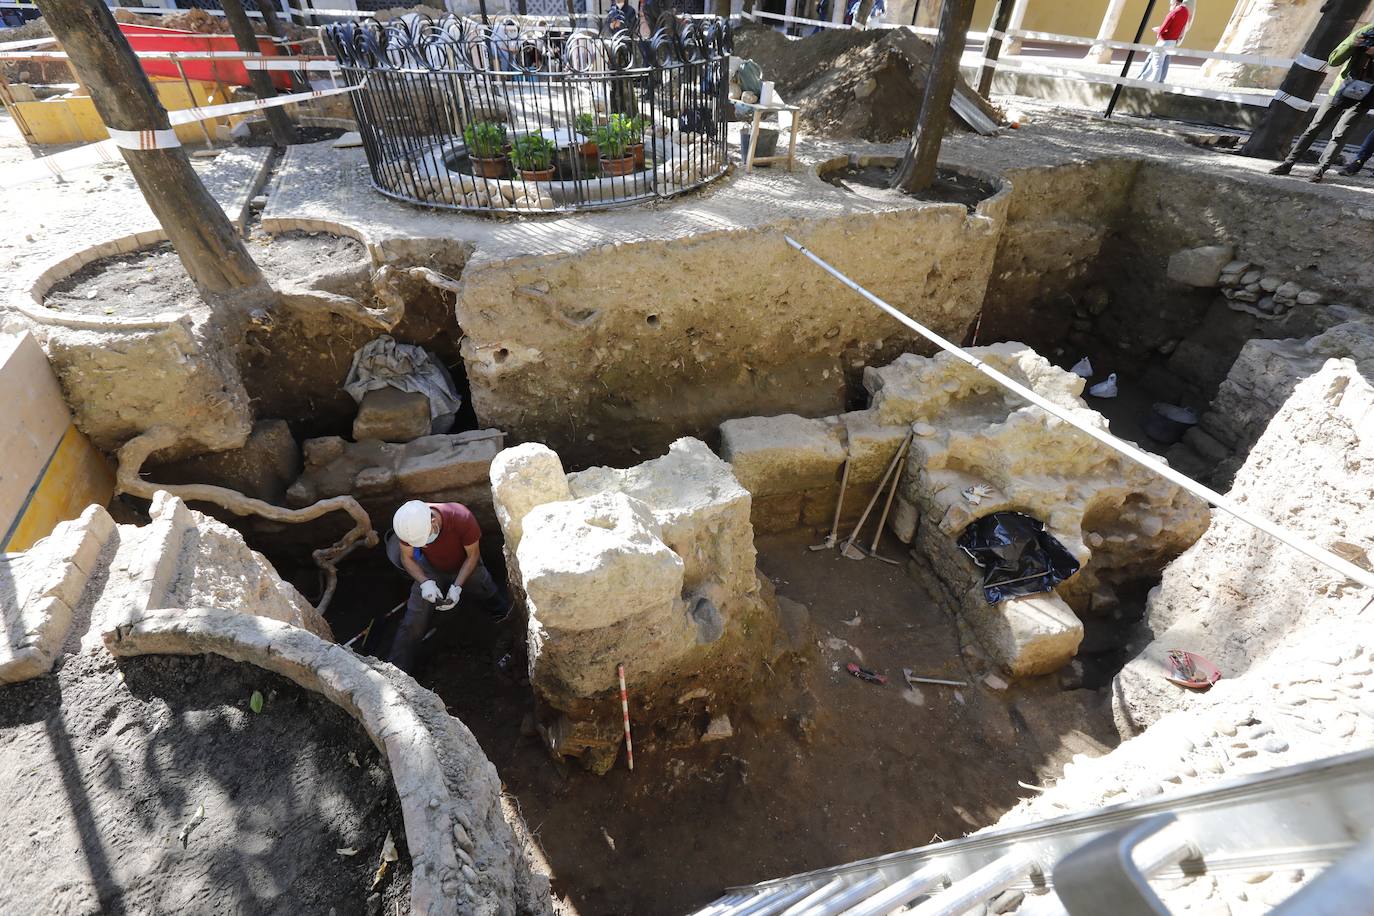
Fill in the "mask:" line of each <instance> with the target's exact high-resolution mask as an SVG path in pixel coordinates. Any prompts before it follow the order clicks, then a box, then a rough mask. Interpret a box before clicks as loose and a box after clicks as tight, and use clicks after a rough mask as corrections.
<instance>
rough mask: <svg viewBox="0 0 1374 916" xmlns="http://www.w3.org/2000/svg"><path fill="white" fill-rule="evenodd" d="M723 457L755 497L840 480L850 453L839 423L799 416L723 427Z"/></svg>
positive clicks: (756, 419)
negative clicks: (838, 427)
mask: <svg viewBox="0 0 1374 916" xmlns="http://www.w3.org/2000/svg"><path fill="white" fill-rule="evenodd" d="M720 447H721V457H723V458H724V459H725V460H726V461H728V462H730V465H731V467H733V468H734V474H735V477H736V478H737V479H738V480H739V482H740V483H741V484H743V486H744V488H745V489H746V490H748V491H749V492H750V493H751V494H753V495H754V496H756V497H758V496H776V495H778V494H780V493H795V492H798V491H801V490H811V489H815V488H817V487H824V486H830V485H831V484H834V483H837V482H838V481H839V479H840V478H839V473H840V465H841V464H843V463H844V459H845V450H844V446H843V445H842V444H841V443H840V433H839V430H838V429H837V428H836V427H835V425H834V424H831V423H827V422H825V421H824V420H809V419H806V418H804V417H799V416H797V415H795V414H783V415H782V416H778V417H747V418H745V419H740V420H726V421H725V422H724V423H722V424H721V425H720Z"/></svg>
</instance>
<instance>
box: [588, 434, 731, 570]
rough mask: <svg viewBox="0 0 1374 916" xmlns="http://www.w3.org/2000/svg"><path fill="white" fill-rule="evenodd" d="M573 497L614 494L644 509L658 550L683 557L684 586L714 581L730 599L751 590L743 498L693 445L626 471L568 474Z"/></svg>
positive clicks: (702, 447) (724, 470)
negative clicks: (657, 536)
mask: <svg viewBox="0 0 1374 916" xmlns="http://www.w3.org/2000/svg"><path fill="white" fill-rule="evenodd" d="M568 486H569V488H570V489H571V490H572V495H573V497H574V498H582V497H585V496H590V495H593V494H595V493H604V492H619V493H624V494H626V495H627V496H631V497H633V498H635V499H637V500H639V501H640V502H642V503H643V504H644V505H645V506H647V507H648V508H649V511H650V513H651V514H652V515H653V519H654V521H655V522H656V523H657V524H658V525H659V527H660V529H661V530H662V538H663V541H664V543H666V544H667V545H668V547H669V548H670V549H671V550H672V551H673V552H674V553H676V554H677V555H678V556H679V557H681V558H682V561H683V564H684V572H683V587H684V588H685V589H686V590H688V591H695V590H696V589H698V588H700V587H701V586H702V585H703V584H705V583H706V582H708V581H714V582H716V583H718V584H720V585H721V586H722V587H723V588H725V589H726V590H727V591H729V592H731V593H742V592H748V591H752V590H753V582H754V565H755V552H754V530H753V526H752V525H751V524H750V508H751V500H750V495H749V491H748V490H746V489H745V488H744V487H742V486H740V483H739V481H738V480H736V479H735V475H734V474H733V473H732V471H731V467H730V465H729V464H727V463H726V462H724V461H722V460H721V459H720V458H719V457H717V456H716V454H715V453H714V452H712V451H711V450H710V449H709V448H707V446H706V443H704V442H702V441H701V440H700V439H693V438H683V439H679V440H677V441H676V442H674V443H673V444H672V445H671V446H669V447H668V454H666V455H664V456H663V457H661V458H655V459H653V460H651V461H646V462H644V463H642V464H639V465H636V466H635V467H632V468H628V469H625V470H619V469H616V468H606V467H597V468H590V469H588V470H586V471H580V472H578V473H575V474H569V475H568Z"/></svg>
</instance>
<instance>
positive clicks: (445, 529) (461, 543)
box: [420, 503, 482, 573]
mask: <svg viewBox="0 0 1374 916" xmlns="http://www.w3.org/2000/svg"><path fill="white" fill-rule="evenodd" d="M430 508H432V509H434V510H435V511H436V512H438V513H439V536H438V537H437V538H435V539H434V543H432V544H430V545H429V546H428V547H421V548H420V550H421V552H422V553H424V555H425V560H426V561H427V562H428V563H429V565H430V566H433V567H434V568H435V569H436V570H438V571H439V572H446V573H456V572H457V571H458V570H459V569H461V568H462V566H463V561H464V560H466V559H467V556H468V552H467V547H468V545H470V544H476V543H477V541H478V540H479V539H480V538H481V537H482V529H481V528H480V527H479V526H478V524H477V519H476V518H475V517H474V516H473V514H472V511H471V510H470V509H468V507H467V506H465V505H463V504H462V503H431V504H430Z"/></svg>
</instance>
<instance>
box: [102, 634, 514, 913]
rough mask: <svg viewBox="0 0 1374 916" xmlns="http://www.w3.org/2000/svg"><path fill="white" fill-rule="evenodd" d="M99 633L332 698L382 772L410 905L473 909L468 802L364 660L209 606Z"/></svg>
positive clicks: (137, 648)
mask: <svg viewBox="0 0 1374 916" xmlns="http://www.w3.org/2000/svg"><path fill="white" fill-rule="evenodd" d="M102 636H103V639H104V644H106V647H107V648H109V650H110V652H111V654H113V655H115V656H136V655H159V654H168V655H201V654H206V652H213V654H216V655H223V656H224V658H228V659H232V661H236V662H249V663H250V665H257V666H258V667H262V669H265V670H269V672H273V673H276V674H282V676H283V677H287V678H290V680H291V681H294V683H295V684H298V685H301V687H304V688H305V689H309V691H315V692H317V694H322V695H323V696H326V698H328V699H330V700H333V702H334V703H338V705H339V706H341V707H343V709H345V710H346V711H348V713H349V714H350V715H353V717H354V718H356V720H357V721H359V722H360V724H361V725H363V728H364V731H367V733H368V736H370V737H371V739H372V743H374V744H376V747H378V750H381V751H382V753H383V754H385V755H386V758H387V765H389V766H390V770H392V779H393V781H394V784H396V791H397V795H400V799H401V812H403V816H404V820H405V840H407V845H408V847H409V851H411V862H412V873H411V909H412V912H415V913H425V915H427V916H447V915H449V913H453V915H456V913H459V912H471V911H473V904H475V898H477V895H478V894H481V893H482V891H481V890H475V889H474V890H470V887H471V884H473V883H474V882H475V879H477V878H478V875H477V869H481V868H482V865H481V864H478V861H477V860H474V853H477V851H478V850H477V849H475V846H474V843H473V839H471V836H473V825H474V823H473V821H474V817H473V814H471V813H470V808H471V806H470V805H466V803H460V802H459V801H458V799H455V798H453V797H452V794H451V792H449V788H448V786H447V783H445V779H444V770H442V764H441V759H440V748H438V747H437V746H436V743H434V740H433V733H431V732H430V729H429V728H427V726H426V724H425V721H423V720H422V717H420V715H419V711H418V710H416V709H414V707H412V705H411V698H408V696H405V695H404V694H403V692H401V691H400V689H398V688H397V687H396V685H394V684H392V683H390V681H389V680H387V678H386V677H383V676H382V674H381V673H379V672H376V670H374V669H372V667H371V666H370V665H368V663H365V662H363V661H361V659H360V658H357V656H356V655H353V654H352V652H350V651H348V650H345V648H342V647H339V645H335V644H333V643H327V641H324V640H322V639H320V637H317V636H315V634H313V633H311V632H308V630H304V629H300V628H297V626H291V625H289V623H282V622H278V621H272V619H267V618H261V617H254V615H251V614H240V612H235V611H223V610H217V608H192V610H180V608H174V610H161V611H150V612H144V614H135V615H132V617H131V618H129V619H125V621H121V622H120V623H117V625H115V626H113V628H111V629H109V630H106V632H104V633H103V634H102ZM434 702H436V703H437V702H438V700H437V699H436V700H434ZM481 851H485V849H484V850H481ZM493 912H495V911H493Z"/></svg>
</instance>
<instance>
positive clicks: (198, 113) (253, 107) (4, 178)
mask: <svg viewBox="0 0 1374 916" xmlns="http://www.w3.org/2000/svg"><path fill="white" fill-rule="evenodd" d="M365 85H367V81H366V80H364V81H363V82H361V83H359V84H358V85H356V86H340V87H338V88H336V89H319V90H315V91H313V92H295V93H292V94H290V95H279V96H277V97H276V98H272V99H251V100H249V101H247V102H228V103H226V104H224V105H211V106H209V107H208V108H199V107H197V108H184V109H181V110H180V111H169V112H167V120H168V121H169V122H171V124H172V125H173V126H175V125H178V124H191V123H194V122H196V121H205V120H209V119H211V118H220V117H224V116H226V115H233V114H245V113H247V112H250V111H258V110H260V109H263V108H274V107H276V106H278V105H290V104H293V103H295V102H303V101H307V100H309V99H319V98H324V97H325V96H330V95H342V94H343V93H345V92H353V91H355V90H358V89H361V88H363V86H365ZM106 130H109V132H110V139H109V140H100V141H98V142H96V143H88V144H86V145H85V146H78V147H77V148H76V149H69V150H65V151H63V152H60V153H53V154H52V155H51V156H44V157H43V158H41V159H31V160H29V161H28V162H21V163H17V164H12V165H8V166H6V167H5V168H4V169H3V170H0V188H12V187H17V186H19V185H22V184H27V183H28V182H30V181H37V180H38V179H40V178H61V177H62V176H64V175H66V174H67V173H69V172H75V171H77V170H79V169H84V168H89V167H91V166H94V165H100V164H101V163H103V162H120V161H122V160H121V158H120V155H119V150H120V149H121V148H123V149H131V150H150V149H171V148H174V147H177V146H180V145H181V143H180V141H178V140H177V139H176V132H175V131H171V130H130V131H125V130H111V129H110V128H108V127H107V128H106Z"/></svg>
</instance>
